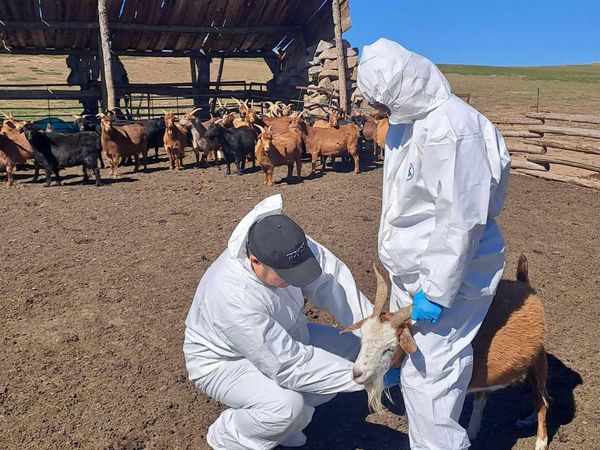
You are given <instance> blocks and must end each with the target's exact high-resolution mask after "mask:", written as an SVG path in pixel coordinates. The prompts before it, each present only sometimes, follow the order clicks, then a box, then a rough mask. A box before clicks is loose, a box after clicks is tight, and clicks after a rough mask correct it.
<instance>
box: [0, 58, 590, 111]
mask: <svg viewBox="0 0 600 450" xmlns="http://www.w3.org/2000/svg"><path fill="white" fill-rule="evenodd" d="M122 60H123V63H124V65H125V67H126V68H127V71H128V74H129V79H130V81H131V82H133V83H167V82H190V80H191V78H190V65H189V60H188V59H187V58H135V57H123V58H122ZM217 67H218V64H217V61H215V62H213V65H212V67H211V76H212V78H213V80H214V79H215V78H216V73H217ZM441 68H442V71H444V72H445V74H446V75H447V76H448V78H449V79H450V82H451V83H452V86H453V88H454V90H455V92H459V93H462V92H470V93H471V103H472V104H473V105H474V106H475V107H476V108H478V109H480V110H481V111H482V112H484V113H486V114H492V115H498V114H503V115H506V114H515V113H523V112H525V111H530V110H531V109H532V106H533V105H535V103H536V97H537V89H538V88H540V92H541V106H542V108H544V109H550V110H560V111H563V112H578V113H586V112H587V113H591V112H596V111H595V109H594V105H597V104H598V103H599V102H600V89H599V88H598V84H599V83H600V64H592V65H587V66H557V67H526V68H518V67H512V68H510V67H509V68H494V67H480V66H441ZM67 75H68V69H67V66H66V63H65V57H63V56H10V55H2V56H0V83H49V84H51V83H65V80H66V78H67ZM270 78H271V73H270V71H269V69H268V68H267V66H266V64H264V62H263V61H262V60H260V59H244V60H233V59H232V60H227V61H226V62H225V70H224V72H223V80H226V81H237V80H247V81H259V82H265V81H268V80H269V79H270ZM74 89H75V88H74ZM16 106H19V107H23V108H27V107H28V106H29V107H35V106H37V107H39V106H46V102H44V101H28V102H25V101H19V102H16V101H11V102H6V101H0V110H6V109H9V110H10V109H11V108H15V107H16ZM62 106H73V107H74V110H73V111H74V112H76V111H77V110H79V106H78V103H77V102H59V101H52V102H50V107H51V108H52V107H62ZM24 113H25V115H27V113H28V111H24ZM42 114H43V112H42Z"/></svg>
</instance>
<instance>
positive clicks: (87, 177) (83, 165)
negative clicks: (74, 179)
mask: <svg viewBox="0 0 600 450" xmlns="http://www.w3.org/2000/svg"><path fill="white" fill-rule="evenodd" d="M81 169H82V170H83V180H82V181H81V183H82V184H85V183H87V182H88V180H89V179H90V177H89V175H88V169H87V166H86V165H85V164H82V166H81Z"/></svg>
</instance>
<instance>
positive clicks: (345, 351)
mask: <svg viewBox="0 0 600 450" xmlns="http://www.w3.org/2000/svg"><path fill="white" fill-rule="evenodd" d="M281 212H282V199H281V196H280V195H275V196H272V197H269V198H267V199H265V200H263V201H262V202H261V203H259V204H258V205H257V206H256V207H255V208H254V209H253V210H252V211H251V212H250V213H249V214H248V215H247V216H246V217H244V219H243V220H242V221H241V222H240V223H239V224H238V226H237V227H236V229H235V230H234V232H233V234H232V235H231V238H230V239H229V244H228V248H227V249H226V250H225V251H224V252H223V253H222V254H221V256H220V257H219V258H218V259H217V260H216V261H215V262H214V263H213V264H212V265H211V266H210V268H209V269H208V270H207V271H206V273H205V274H204V276H203V277H202V279H201V280H200V284H199V286H198V289H197V291H196V295H195V297H194V301H193V303H192V306H191V308H190V311H189V313H188V316H187V319H186V322H185V324H186V329H185V343H184V346H183V351H184V353H185V361H186V366H187V370H188V373H189V377H190V379H191V380H192V381H193V382H194V383H195V384H196V386H197V387H198V388H199V389H200V390H201V391H203V392H204V393H205V394H207V395H208V396H210V397H212V398H214V399H215V400H217V401H219V402H221V403H224V404H226V405H228V406H229V407H230V409H227V410H225V411H224V412H223V413H222V414H221V415H220V416H219V418H218V419H217V420H216V421H215V423H213V424H212V425H211V426H210V428H209V431H208V435H207V440H208V443H209V444H210V445H211V447H213V448H214V449H228V450H230V449H271V448H273V447H275V446H277V445H279V444H281V445H284V446H289V447H293V446H300V445H304V443H305V442H306V437H305V436H304V434H303V433H302V430H303V429H304V428H305V427H306V426H307V425H308V424H309V423H310V421H311V418H312V415H313V412H314V407H315V406H318V405H320V404H322V403H325V402H327V401H329V400H331V399H332V398H333V397H334V396H335V394H337V393H338V392H352V391H359V390H362V389H363V387H362V386H360V385H358V384H357V383H355V382H354V381H353V380H352V375H351V372H352V361H353V360H354V359H355V358H356V356H357V355H358V351H359V347H360V342H359V339H358V338H356V336H353V335H340V334H339V332H338V330H336V329H335V328H330V327H326V326H323V325H317V324H308V323H307V319H306V316H305V315H304V313H303V311H302V310H303V307H304V298H305V297H307V298H310V299H311V300H312V301H313V302H314V303H315V305H316V306H317V307H319V308H327V309H329V310H330V311H331V312H332V313H333V314H334V315H335V317H336V319H337V320H338V321H339V322H340V324H341V325H343V326H347V325H350V324H352V323H354V322H356V321H358V320H360V319H362V318H363V317H367V316H369V315H370V314H371V312H372V306H371V304H370V303H369V301H368V299H367V298H366V297H365V296H364V295H363V294H362V293H361V292H360V291H359V290H358V288H357V287H356V284H355V282H354V279H353V277H352V274H351V273H350V270H349V269H348V267H347V266H346V265H345V264H344V263H343V262H342V261H340V260H339V259H338V258H336V257H335V256H334V255H333V254H332V253H331V252H330V251H329V250H327V249H326V248H325V247H323V246H322V245H320V244H319V243H317V242H316V241H314V240H312V239H311V238H310V237H307V236H306V235H305V234H304V232H303V231H302V229H301V228H300V226H298V225H297V224H296V223H295V222H294V221H293V220H292V219H290V218H289V217H287V216H285V215H283V214H281Z"/></svg>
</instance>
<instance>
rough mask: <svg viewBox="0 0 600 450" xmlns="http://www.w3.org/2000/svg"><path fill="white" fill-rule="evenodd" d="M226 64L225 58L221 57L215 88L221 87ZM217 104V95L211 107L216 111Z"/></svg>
mask: <svg viewBox="0 0 600 450" xmlns="http://www.w3.org/2000/svg"><path fill="white" fill-rule="evenodd" d="M224 65H225V58H221V60H220V61H219V71H218V72H217V84H216V85H215V90H216V91H219V90H220V89H221V78H222V77H223V66H224ZM216 106H217V96H216V95H215V97H214V98H213V101H212V103H211V106H210V108H211V109H212V110H213V111H214V110H215V108H216Z"/></svg>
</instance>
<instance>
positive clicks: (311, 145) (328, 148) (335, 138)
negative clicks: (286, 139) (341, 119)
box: [304, 124, 360, 175]
mask: <svg viewBox="0 0 600 450" xmlns="http://www.w3.org/2000/svg"><path fill="white" fill-rule="evenodd" d="M359 133H360V129H359V128H358V126H357V125H354V124H347V125H342V126H341V127H339V128H318V127H309V128H308V133H307V135H306V137H305V140H304V145H305V146H306V151H307V152H308V153H310V156H311V159H312V169H311V172H310V173H311V175H312V174H314V173H315V170H316V167H317V161H319V158H320V157H325V158H326V157H328V156H332V157H335V156H343V155H345V154H347V153H349V154H350V156H352V159H354V173H355V174H357V173H358V172H359V170H360V160H359V154H358V137H359ZM321 170H325V164H323V162H322V163H321Z"/></svg>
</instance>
